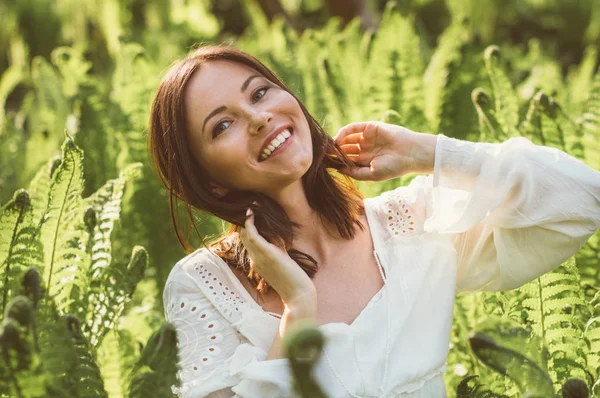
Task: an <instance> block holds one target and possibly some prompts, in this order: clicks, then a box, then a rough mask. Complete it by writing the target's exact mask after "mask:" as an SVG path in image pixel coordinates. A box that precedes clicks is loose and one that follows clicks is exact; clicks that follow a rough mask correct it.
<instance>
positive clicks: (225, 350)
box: [163, 253, 247, 396]
mask: <svg viewBox="0 0 600 398" xmlns="http://www.w3.org/2000/svg"><path fill="white" fill-rule="evenodd" d="M230 282H231V281H229V280H228V279H227V276H226V275H225V274H224V273H223V271H222V270H221V269H220V268H219V267H218V266H217V265H215V264H213V263H211V262H210V261H207V260H206V259H201V256H200V253H197V256H196V258H194V255H193V254H192V255H190V256H189V257H188V258H186V259H184V260H183V261H181V262H180V263H179V264H177V265H176V266H175V267H174V269H173V271H172V272H171V275H170V276H169V279H168V280H167V283H166V286H165V291H164V294H163V302H164V306H165V316H166V319H167V321H169V322H171V323H173V325H174V326H175V328H176V330H177V337H178V344H177V347H178V351H179V355H180V357H179V366H180V371H179V372H178V375H177V376H178V378H179V379H180V380H181V381H182V382H183V385H182V387H180V388H177V387H175V386H173V387H172V390H173V393H174V394H178V395H179V396H184V395H185V393H186V392H191V391H193V392H194V394H196V393H199V394H200V391H203V392H205V393H208V392H210V391H216V390H218V389H222V388H225V387H229V386H230V377H229V375H228V373H227V368H226V366H227V365H225V362H226V361H227V360H228V358H231V356H232V355H233V353H234V351H235V349H236V347H238V346H239V345H240V344H241V343H243V342H244V341H247V340H246V339H245V338H244V336H242V335H241V334H240V332H239V331H237V330H236V329H235V328H234V327H233V326H232V325H231V319H239V318H241V313H242V312H243V311H244V309H245V308H246V307H245V305H247V303H246V302H245V300H244V299H243V298H242V297H241V296H240V295H239V293H238V292H237V291H236V290H235V289H234V286H232V285H231V283H230ZM224 366H225V367H224ZM200 395H202V396H205V395H206V394H204V393H201V394H200Z"/></svg>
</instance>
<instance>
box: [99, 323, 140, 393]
mask: <svg viewBox="0 0 600 398" xmlns="http://www.w3.org/2000/svg"><path fill="white" fill-rule="evenodd" d="M97 352H98V365H99V367H100V370H101V373H102V376H103V378H104V385H105V386H106V392H107V393H108V396H109V397H110V398H122V397H125V396H126V392H127V387H128V382H129V379H128V375H129V374H131V372H132V371H133V368H134V366H135V362H136V361H137V356H138V347H137V345H136V342H135V341H134V339H133V337H132V336H131V334H130V333H129V332H128V331H127V330H118V329H116V328H114V329H113V330H111V331H110V332H108V333H107V334H106V336H105V337H104V340H102V344H101V345H100V347H99V349H98V351H97Z"/></svg>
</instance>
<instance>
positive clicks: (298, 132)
mask: <svg viewBox="0 0 600 398" xmlns="http://www.w3.org/2000/svg"><path fill="white" fill-rule="evenodd" d="M184 103H185V110H186V125H187V139H188V143H189V144H190V147H191V151H192V153H193V154H194V156H195V157H196V159H197V160H198V161H199V162H200V164H201V165H202V166H203V167H204V168H205V169H206V170H208V174H209V178H210V180H211V182H214V183H216V184H218V185H219V186H221V187H225V188H229V189H238V190H251V191H256V192H261V193H264V194H267V195H269V196H272V197H276V196H277V193H278V191H281V190H282V189H283V188H285V187H286V186H288V185H290V184H292V183H294V182H297V181H299V180H300V178H301V177H302V176H303V175H304V174H305V173H306V171H307V170H308V169H309V168H310V165H311V164H312V139H311V136H310V130H309V125H308V121H307V120H306V117H305V116H304V113H302V109H301V108H300V105H299V104H298V101H296V99H295V98H294V97H293V96H292V95H290V94H289V93H288V92H287V91H285V90H284V89H282V88H280V87H279V86H277V85H275V84H273V83H271V82H270V81H269V80H267V79H266V78H264V77H263V76H262V75H260V74H259V73H258V72H256V71H255V70H254V69H251V68H249V67H247V66H246V65H241V64H238V63H235V62H230V61H222V60H219V61H210V62H208V63H206V64H204V65H203V66H202V68H201V69H200V70H198V71H196V72H195V73H194V75H193V76H192V77H191V78H190V80H189V82H188V84H187V87H186V90H185V93H184ZM288 126H291V136H290V137H289V138H287V139H286V140H285V141H284V142H283V143H282V144H280V147H279V148H278V149H276V150H273V152H272V153H271V155H269V156H268V157H267V158H266V159H263V158H262V157H263V156H262V154H263V152H264V148H266V147H270V148H273V147H274V146H273V143H272V142H271V141H272V140H273V139H274V138H275V137H276V136H279V134H276V135H275V136H273V135H272V134H273V133H274V132H276V131H277V130H279V129H280V128H281V127H284V128H287V127H288ZM282 131H283V130H282ZM284 134H285V135H288V134H287V133H286V132H284ZM279 137H280V138H281V136H279ZM223 193H224V192H223Z"/></svg>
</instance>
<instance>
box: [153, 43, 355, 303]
mask: <svg viewBox="0 0 600 398" xmlns="http://www.w3.org/2000/svg"><path fill="white" fill-rule="evenodd" d="M287 129H289V131H290V132H291V136H290V137H289V138H286V140H285V142H284V143H283V144H282V145H281V146H279V147H278V148H277V150H275V141H274V140H278V142H281V141H279V140H280V138H277V137H282V136H281V134H282V133H283V134H284V132H285V131H286V130H287ZM149 146H150V153H151V155H152V161H153V165H154V167H155V171H156V173H157V175H158V177H159V179H160V180H161V182H162V183H163V185H164V186H165V187H166V188H167V189H168V190H169V193H170V195H169V199H170V200H169V203H170V206H171V214H172V215H173V214H174V209H175V206H177V205H178V202H177V200H178V199H179V200H181V201H183V203H184V205H185V206H186V208H187V209H188V214H190V222H191V223H190V225H193V221H192V220H193V218H192V216H191V207H194V208H196V209H199V210H202V211H205V212H207V213H210V214H213V215H215V216H217V217H219V218H221V219H223V220H225V221H228V222H229V223H231V228H230V229H229V231H227V232H226V233H225V234H223V236H221V237H220V238H218V239H217V240H215V241H214V242H212V243H210V244H209V245H208V247H209V248H214V249H217V250H218V251H219V252H220V256H221V257H222V258H223V259H224V260H225V261H227V263H228V264H229V265H230V266H231V267H232V268H240V269H242V270H243V272H244V274H245V275H247V277H248V279H249V281H250V282H251V283H252V285H253V286H255V287H256V288H257V290H258V291H259V292H260V293H266V292H267V291H268V283H267V282H266V281H265V280H264V278H262V277H261V276H260V275H258V274H257V273H256V272H255V270H254V271H253V270H252V269H251V268H252V267H251V264H252V259H251V258H250V257H249V256H248V253H247V252H246V250H245V249H244V247H243V244H242V243H241V241H240V239H239V232H240V227H243V225H244V221H245V213H246V209H248V208H249V207H252V208H253V210H254V212H255V214H256V221H255V223H256V228H257V230H258V232H259V233H260V234H261V235H262V236H263V237H264V238H265V239H266V240H268V241H269V242H272V243H275V242H277V243H279V244H281V245H282V246H285V247H288V248H290V249H289V250H288V253H289V255H290V256H291V258H293V259H294V260H295V261H296V262H297V263H298V264H299V265H300V267H301V268H302V269H303V270H304V271H305V272H306V273H307V275H309V276H311V277H312V276H313V275H314V274H315V273H316V271H317V261H315V260H314V258H313V257H312V256H310V255H308V254H306V253H303V252H301V251H299V250H295V249H292V240H293V237H294V228H298V227H299V225H298V224H297V223H295V222H293V221H292V220H290V218H289V217H288V214H287V213H286V211H285V209H284V207H282V205H285V203H286V201H287V200H289V199H287V198H290V197H295V198H298V197H300V196H302V197H305V198H306V201H307V203H308V205H309V206H310V208H311V209H313V211H314V215H313V217H314V218H315V220H322V221H323V223H324V224H327V225H328V226H329V228H330V229H331V230H333V231H335V232H337V233H338V234H339V235H340V236H341V237H343V238H351V237H353V236H354V225H355V224H356V225H359V226H360V225H361V224H360V221H358V218H359V216H360V215H361V214H363V215H364V209H363V206H362V199H363V196H362V194H361V193H360V191H358V190H357V189H356V187H355V186H354V184H353V183H352V181H351V180H350V179H349V178H348V177H346V176H343V178H334V177H333V176H332V175H331V174H330V172H329V171H327V169H340V168H344V167H348V166H352V165H354V162H353V161H352V160H351V159H350V158H349V157H348V156H347V155H346V154H345V153H344V152H343V151H342V150H341V149H340V148H339V146H338V145H337V144H336V143H335V142H334V141H333V139H332V138H331V137H330V136H329V135H328V134H326V133H325V132H324V131H323V129H322V128H321V126H320V125H319V124H318V123H317V121H316V120H315V119H314V118H313V117H312V116H311V115H310V114H309V113H308V111H307V110H306V108H305V107H304V105H303V104H302V103H301V102H300V100H298V98H297V97H296V96H295V95H294V94H293V93H292V92H291V91H290V90H289V89H288V88H287V87H286V85H285V84H284V83H283V82H282V81H281V80H280V79H279V78H278V77H277V76H276V75H275V74H274V73H273V72H272V71H270V70H269V69H268V68H267V67H266V66H265V65H263V64H262V63H261V62H260V61H259V60H257V59H256V58H254V57H252V56H251V55H249V54H247V53H244V52H242V51H240V50H237V49H235V48H231V47H226V46H204V47H201V48H199V49H197V50H195V51H194V52H192V53H190V54H189V55H188V56H187V57H186V58H185V59H183V60H181V61H179V62H178V63H176V64H175V65H173V67H172V68H171V70H170V71H169V72H168V73H167V75H166V76H165V77H164V78H163V81H162V83H161V85H160V87H159V89H158V92H157V94H156V96H155V99H154V102H153V104H152V110H151V120H150V134H149ZM270 148H273V149H270ZM265 149H267V150H272V153H271V154H270V156H269V157H268V158H266V161H261V159H260V158H261V155H262V154H263V152H264V150H265ZM278 153H279V154H280V155H279V156H275V155H277V154H278ZM253 203H256V204H253ZM172 222H173V225H174V229H175V232H176V234H177V237H178V239H179V241H180V243H181V244H182V246H183V247H184V249H185V250H186V252H188V253H189V252H191V251H192V249H193V248H192V247H191V245H190V244H189V241H187V240H183V239H182V236H181V234H180V230H179V226H178V225H177V222H176V218H175V217H174V216H172ZM196 232H198V231H197V230H196ZM188 236H189V235H188ZM200 238H202V237H201V236H200ZM205 246H206V245H205Z"/></svg>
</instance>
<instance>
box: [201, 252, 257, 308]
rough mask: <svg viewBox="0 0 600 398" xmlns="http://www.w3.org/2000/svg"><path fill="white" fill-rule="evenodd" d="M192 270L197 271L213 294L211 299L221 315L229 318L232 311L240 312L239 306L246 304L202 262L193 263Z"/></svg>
mask: <svg viewBox="0 0 600 398" xmlns="http://www.w3.org/2000/svg"><path fill="white" fill-rule="evenodd" d="M194 271H195V272H197V273H198V275H199V276H200V278H201V279H202V282H203V283H204V284H205V285H207V286H208V289H210V291H211V293H212V295H213V296H214V297H213V299H214V301H215V302H216V303H217V307H218V308H219V310H221V312H222V313H223V315H225V316H227V317H230V318H231V316H232V313H233V312H234V311H235V312H240V311H241V307H242V306H243V305H245V304H247V303H246V302H245V301H244V300H243V299H242V298H241V297H240V296H239V295H238V294H237V293H236V292H235V291H234V290H233V289H231V288H229V286H225V285H223V282H222V281H221V280H220V279H221V278H219V277H217V275H214V274H213V272H211V271H209V269H208V268H207V267H206V266H205V265H204V264H197V265H195V266H194Z"/></svg>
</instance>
